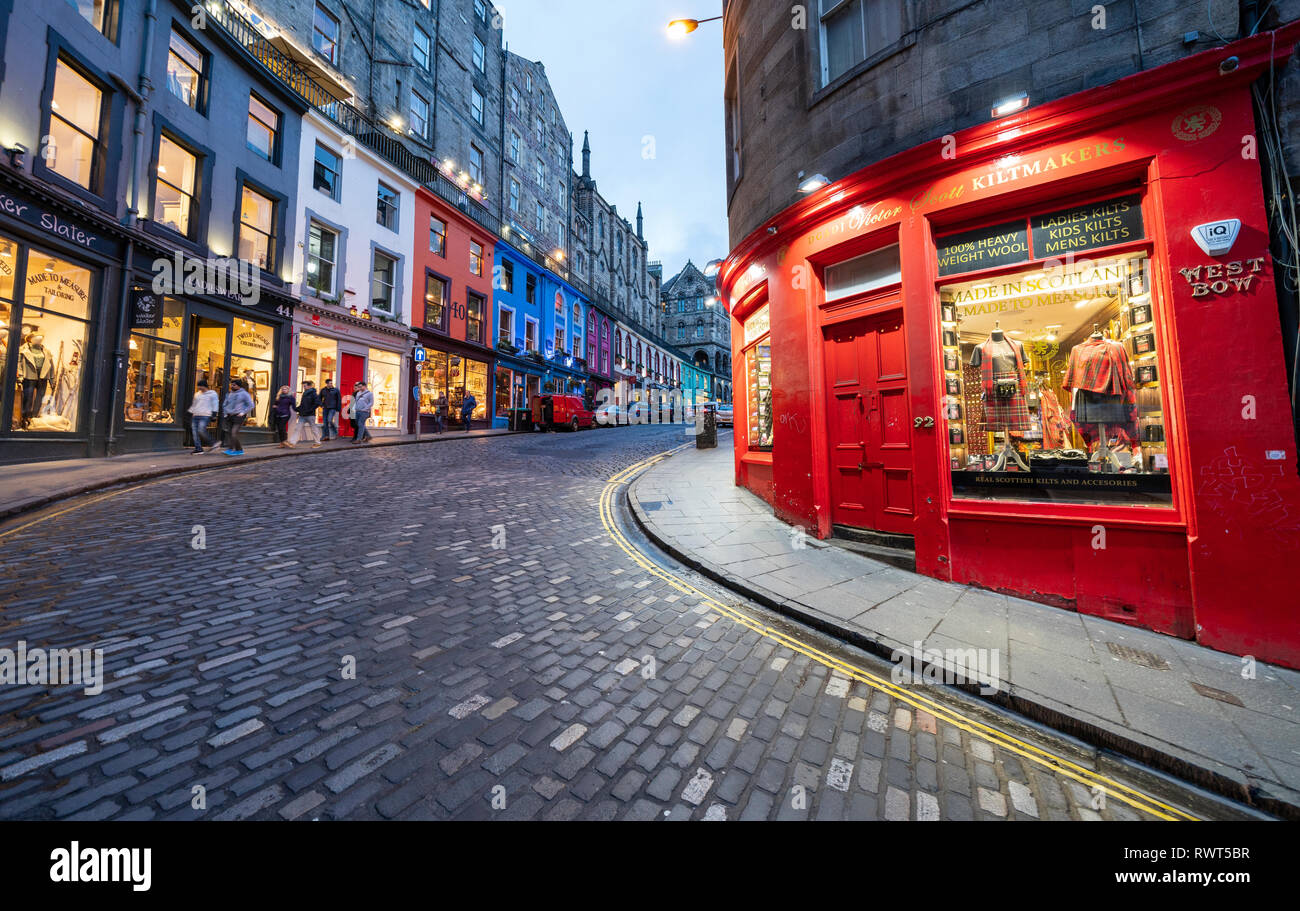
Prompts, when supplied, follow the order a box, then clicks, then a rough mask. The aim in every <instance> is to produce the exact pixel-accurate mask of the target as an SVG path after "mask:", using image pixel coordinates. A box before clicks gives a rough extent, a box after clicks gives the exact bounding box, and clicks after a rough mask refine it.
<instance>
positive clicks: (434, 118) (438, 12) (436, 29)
mask: <svg viewBox="0 0 1300 911" xmlns="http://www.w3.org/2000/svg"><path fill="white" fill-rule="evenodd" d="M441 40H442V0H437V2H436V3H434V7H433V110H432V111H430V112H429V113H430V117H429V141H430V142H432V143H433V157H434V162H433V163H434V164H435V165H437V164H439V162H438V161H437V157H438V151H439V148H438V98H439V96H440V93H441V91H442V89H441V86H439V85H438V61H439V60H441V59H442V51H440V50H439V49H438V42H440V41H441Z"/></svg>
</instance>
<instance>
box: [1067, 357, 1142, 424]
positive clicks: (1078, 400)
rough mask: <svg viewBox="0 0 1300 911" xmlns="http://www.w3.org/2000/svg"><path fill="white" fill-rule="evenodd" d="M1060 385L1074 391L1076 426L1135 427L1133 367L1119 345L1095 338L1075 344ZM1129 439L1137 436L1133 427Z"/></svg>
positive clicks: (1135, 397) (1135, 404)
mask: <svg viewBox="0 0 1300 911" xmlns="http://www.w3.org/2000/svg"><path fill="white" fill-rule="evenodd" d="M1063 385H1064V386H1065V388H1066V389H1070V390H1073V391H1074V410H1073V412H1072V413H1071V415H1070V417H1071V418H1072V419H1073V421H1074V423H1075V424H1117V425H1136V423H1137V394H1136V387H1135V385H1134V382H1133V368H1132V365H1131V364H1130V363H1129V359H1128V351H1126V350H1125V348H1124V345H1123V344H1121V343H1120V342H1113V341H1111V340H1110V339H1107V338H1102V337H1096V338H1088V339H1085V340H1084V341H1083V342H1081V343H1080V344H1078V345H1076V346H1075V347H1074V350H1072V351H1071V352H1070V363H1069V366H1068V367H1067V368H1066V371H1065V381H1064V383H1063ZM1129 436H1130V437H1136V436H1137V432H1136V427H1134V430H1133V432H1131V433H1130V434H1129Z"/></svg>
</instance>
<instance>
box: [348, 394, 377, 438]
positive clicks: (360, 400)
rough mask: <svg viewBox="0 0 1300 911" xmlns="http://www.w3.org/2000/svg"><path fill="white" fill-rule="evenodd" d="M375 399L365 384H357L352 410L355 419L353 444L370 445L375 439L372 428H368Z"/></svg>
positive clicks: (353, 420)
mask: <svg viewBox="0 0 1300 911" xmlns="http://www.w3.org/2000/svg"><path fill="white" fill-rule="evenodd" d="M374 402H375V397H374V395H373V394H372V393H371V392H370V390H369V389H367V388H366V384H365V383H357V384H356V386H354V387H353V392H352V410H353V412H354V414H355V417H353V418H352V426H353V428H354V430H353V431H352V442H353V444H354V445H355V444H356V443H369V442H370V441H371V440H372V439H373V437H371V435H370V428H369V427H367V426H366V421H368V420H370V409H371V408H372V407H373V406H374Z"/></svg>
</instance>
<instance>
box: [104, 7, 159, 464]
mask: <svg viewBox="0 0 1300 911" xmlns="http://www.w3.org/2000/svg"><path fill="white" fill-rule="evenodd" d="M157 21H158V0H149V2H148V5H147V6H146V7H145V13H144V35H143V39H142V44H141V47H140V90H139V92H131V93H129V94H131V96H132V100H133V101H134V102H135V127H134V136H133V142H132V144H131V162H130V171H129V174H130V181H131V186H130V188H129V189H128V192H127V210H126V218H125V223H126V225H127V227H132V228H133V227H135V226H136V225H137V224H138V222H139V218H140V198H141V195H142V194H143V192H144V189H143V187H144V184H145V173H144V171H145V168H146V167H147V158H146V157H145V145H144V144H145V138H146V137H147V136H148V134H149V131H148V128H149V98H150V97H151V96H152V94H153V81H152V80H151V79H150V78H149V73H150V72H151V71H152V69H153V36H154V26H155V24H156V23H157ZM128 88H129V87H128ZM134 272H135V241H134V240H127V242H126V260H125V262H124V263H123V265H122V281H121V283H120V284H119V287H118V295H117V323H116V325H115V326H114V327H113V331H114V333H115V337H114V343H113V382H112V385H111V386H110V387H109V393H108V401H109V405H108V440H107V441H106V454H107V455H114V454H115V453H116V450H117V443H118V432H119V429H120V428H119V426H118V422H119V420H120V416H121V412H122V404H123V403H122V402H119V401H118V388H119V386H120V385H121V382H122V375H123V373H124V372H125V369H126V356H127V354H126V349H125V348H123V347H122V343H123V341H124V338H123V336H124V335H125V334H126V323H127V306H128V304H129V302H130V299H131V283H132V275H133V274H134ZM95 398H96V399H98V395H96V396H95Z"/></svg>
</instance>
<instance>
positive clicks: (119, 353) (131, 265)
mask: <svg viewBox="0 0 1300 911" xmlns="http://www.w3.org/2000/svg"><path fill="white" fill-rule="evenodd" d="M134 272H135V241H134V240H130V239H128V240H127V242H126V261H125V262H124V263H123V264H122V281H121V283H120V285H119V286H118V293H117V324H116V327H115V330H114V331H115V332H116V333H117V338H116V343H115V344H116V347H115V348H114V350H113V385H112V386H111V387H110V389H109V393H108V402H109V404H108V441H107V447H106V449H107V451H106V455H110V456H111V455H117V434H118V430H119V427H118V420H119V419H120V417H121V414H122V407H121V406H122V404H123V403H122V402H119V401H118V400H117V390H118V386H119V384H120V383H121V381H122V373H123V368H125V366H126V351H125V350H124V349H123V348H122V336H123V335H125V334H126V313H127V305H128V303H129V302H130V300H131V275H132V273H134ZM96 398H98V396H96Z"/></svg>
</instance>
